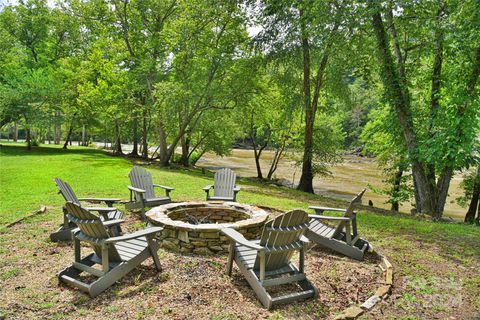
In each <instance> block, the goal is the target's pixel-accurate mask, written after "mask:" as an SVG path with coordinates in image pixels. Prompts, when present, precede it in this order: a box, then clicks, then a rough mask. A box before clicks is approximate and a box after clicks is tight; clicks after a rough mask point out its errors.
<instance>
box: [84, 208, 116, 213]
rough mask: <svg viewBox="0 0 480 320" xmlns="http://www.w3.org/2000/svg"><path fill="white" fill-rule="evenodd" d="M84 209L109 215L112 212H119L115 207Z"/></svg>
mask: <svg viewBox="0 0 480 320" xmlns="http://www.w3.org/2000/svg"><path fill="white" fill-rule="evenodd" d="M83 208H84V209H86V210H88V211H97V212H98V213H105V212H106V213H108V212H112V211H117V208H115V207H83Z"/></svg>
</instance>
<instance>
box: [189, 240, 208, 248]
mask: <svg viewBox="0 0 480 320" xmlns="http://www.w3.org/2000/svg"><path fill="white" fill-rule="evenodd" d="M190 244H191V245H192V246H195V247H206V246H207V242H206V241H192V242H190Z"/></svg>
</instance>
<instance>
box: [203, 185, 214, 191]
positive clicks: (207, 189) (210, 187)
mask: <svg viewBox="0 0 480 320" xmlns="http://www.w3.org/2000/svg"><path fill="white" fill-rule="evenodd" d="M212 188H213V186H212V185H208V186H206V187H205V188H203V191H205V192H208V191H209V190H210V189H212Z"/></svg>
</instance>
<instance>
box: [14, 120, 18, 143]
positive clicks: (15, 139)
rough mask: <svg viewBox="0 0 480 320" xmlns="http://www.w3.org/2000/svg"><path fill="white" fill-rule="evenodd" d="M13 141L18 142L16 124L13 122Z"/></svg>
mask: <svg viewBox="0 0 480 320" xmlns="http://www.w3.org/2000/svg"><path fill="white" fill-rule="evenodd" d="M13 141H14V142H18V123H17V122H15V123H14V125H13Z"/></svg>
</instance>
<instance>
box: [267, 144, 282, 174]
mask: <svg viewBox="0 0 480 320" xmlns="http://www.w3.org/2000/svg"><path fill="white" fill-rule="evenodd" d="M284 150H285V144H284V143H283V144H282V147H281V148H279V149H277V150H275V155H274V156H273V160H272V163H271V165H270V170H268V174H267V179H268V180H272V176H273V174H274V173H275V171H276V170H277V167H278V162H279V161H280V159H281V157H282V154H283V151H284Z"/></svg>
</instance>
